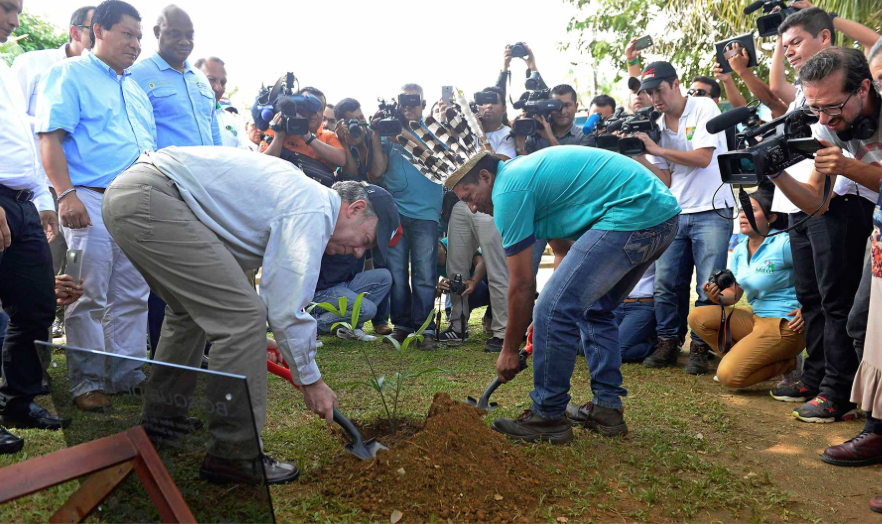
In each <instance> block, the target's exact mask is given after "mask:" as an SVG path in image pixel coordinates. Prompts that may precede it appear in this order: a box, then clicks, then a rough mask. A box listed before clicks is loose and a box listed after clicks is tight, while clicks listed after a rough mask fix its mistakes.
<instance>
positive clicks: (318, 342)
mask: <svg viewBox="0 0 882 524" xmlns="http://www.w3.org/2000/svg"><path fill="white" fill-rule="evenodd" d="M324 346H325V343H324V342H322V339H321V337H319V334H318V333H316V334H315V347H316V348H320V347H324Z"/></svg>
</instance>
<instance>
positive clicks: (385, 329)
mask: <svg viewBox="0 0 882 524" xmlns="http://www.w3.org/2000/svg"><path fill="white" fill-rule="evenodd" d="M374 333H376V334H378V335H384V336H385V335H391V334H392V328H390V327H389V324H376V325H374Z"/></svg>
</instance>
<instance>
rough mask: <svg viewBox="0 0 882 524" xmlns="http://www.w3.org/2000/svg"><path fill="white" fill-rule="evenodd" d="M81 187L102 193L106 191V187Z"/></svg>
mask: <svg viewBox="0 0 882 524" xmlns="http://www.w3.org/2000/svg"><path fill="white" fill-rule="evenodd" d="M83 187H85V188H86V189H90V190H92V191H95V192H96V193H103V192H105V191H107V188H106V187H89V186H83Z"/></svg>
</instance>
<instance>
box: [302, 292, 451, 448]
mask: <svg viewBox="0 0 882 524" xmlns="http://www.w3.org/2000/svg"><path fill="white" fill-rule="evenodd" d="M364 295H365V293H359V294H358V297H357V298H356V299H355V303H353V305H352V317H351V319H350V321H349V322H343V321H341V322H335V323H334V324H333V325H332V326H331V331H333V330H334V329H336V328H337V327H338V326H342V327H343V328H345V329H348V330H349V331H355V326H357V325H358V317H359V315H360V313H361V302H362V300H363V299H364ZM348 305H349V301H348V299H347V298H346V297H340V300H339V301H338V304H337V306H336V307H335V306H334V305H333V304H330V303H328V302H322V303H313V304H312V305H310V306H309V308H308V309H307V310H308V311H312V310H313V309H315V308H316V307H319V308H321V309H324V310H325V311H327V312H329V313H333V314H335V315H337V316H339V317H340V318H345V317H346V308H347V306H348ZM434 313H435V312H434V311H432V312H430V313H429V316H428V318H426V321H425V322H423V325H422V326H420V328H419V329H418V330H416V331H415V332H413V333H411V334H409V335H408V336H407V338H405V339H404V343H399V342H398V341H397V340H395V339H394V338H392V337H386V338H387V339H388V340H389V341H390V342H391V343H392V345H393V346H395V351H396V352H397V353H398V369H397V370H396V371H395V374H394V375H392V377H391V379H390V380H387V377H386V375H385V374H384V375H379V376H377V372H376V370H375V369H374V364H373V362H371V359H370V357H369V356H368V353H367V351H366V350H365V347H364V344H359V345H358V349H359V351H361V354H362V355H363V356H364V360H365V362H366V363H367V366H368V369H370V372H371V376H370V378H368V379H367V380H359V381H355V382H347V383H346V384H343V387H345V388H349V389H350V390H352V389H357V388H360V387H367V388H368V389H372V390H374V391H376V392H377V394H378V395H379V397H380V401H381V402H382V403H383V410H384V411H385V412H386V419H387V420H388V421H389V425H390V426H391V428H392V433H395V432H396V431H397V430H398V399H399V397H400V395H401V390H402V389H403V388H404V383H405V382H407V381H409V380H413V379H415V378H418V377H421V376H423V375H425V374H428V373H449V372H448V371H446V370H444V369H441V368H437V367H433V368H427V369H422V370H419V371H409V370H408V366H407V361H406V359H405V356H406V354H407V353H408V350H409V348H410V346H411V344H412V343H413V341H414V340H418V341H420V342H422V340H423V332H424V331H425V330H426V328H428V327H429V324H430V323H431V322H432V316H433V315H434ZM389 404H391V405H392V407H391V410H390V408H389Z"/></svg>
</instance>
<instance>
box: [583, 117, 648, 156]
mask: <svg viewBox="0 0 882 524" xmlns="http://www.w3.org/2000/svg"><path fill="white" fill-rule="evenodd" d="M660 116H661V113H659V112H658V111H656V110H655V108H654V107H644V108H642V109H640V110H639V111H637V113H636V114H634V115H621V116H620V115H615V114H614V115H613V116H611V117H610V118H609V119H608V120H607V121H606V122H604V123H603V126H602V127H600V126H598V131H600V130H601V129H602V130H603V131H604V133H602V134H598V135H597V147H599V148H601V149H606V150H609V151H615V152H617V153H620V154H622V155H625V156H637V155H642V154H643V153H645V152H646V144H644V143H643V141H642V140H640V139H639V138H637V137H636V136H623V137H620V136H617V135H615V134H613V133H615V132H617V131H618V132H621V134H623V135H633V134H634V133H646V134H647V135H649V138H651V139H652V140H653V141H654V142H656V143H658V142H659V141H660V140H661V129H660V128H659V127H658V123H657V121H658V119H659V117H660Z"/></svg>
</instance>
